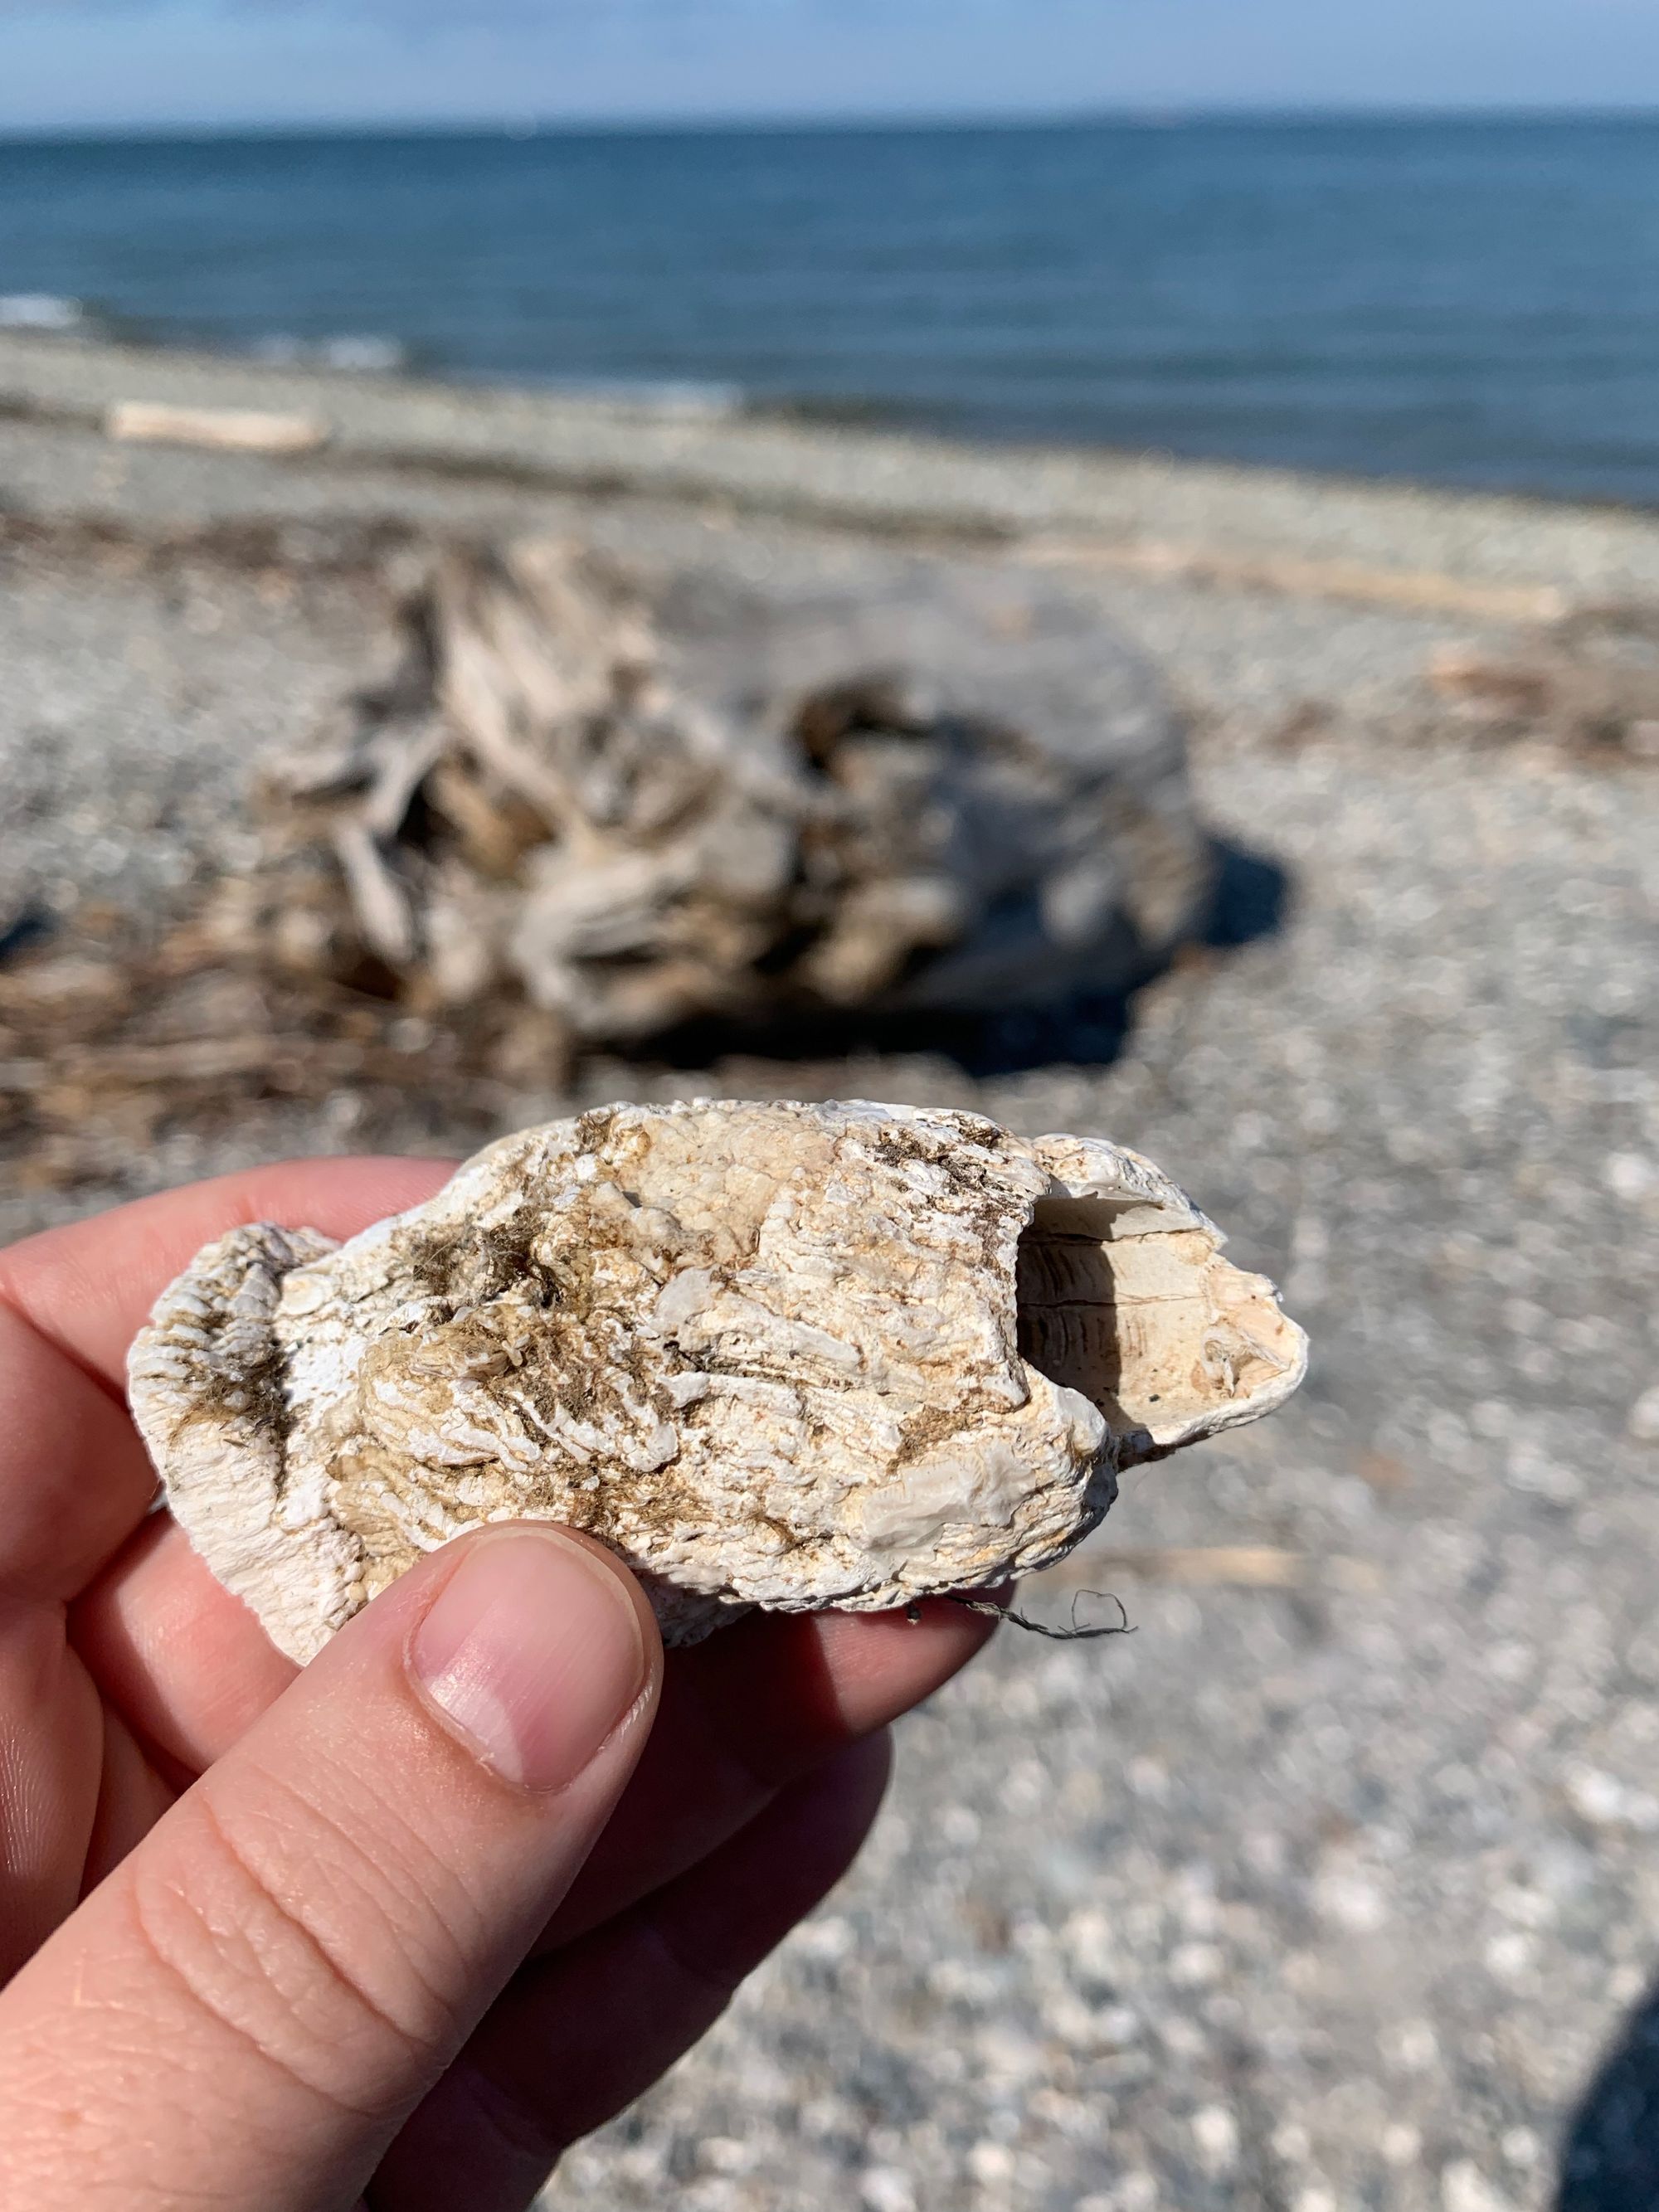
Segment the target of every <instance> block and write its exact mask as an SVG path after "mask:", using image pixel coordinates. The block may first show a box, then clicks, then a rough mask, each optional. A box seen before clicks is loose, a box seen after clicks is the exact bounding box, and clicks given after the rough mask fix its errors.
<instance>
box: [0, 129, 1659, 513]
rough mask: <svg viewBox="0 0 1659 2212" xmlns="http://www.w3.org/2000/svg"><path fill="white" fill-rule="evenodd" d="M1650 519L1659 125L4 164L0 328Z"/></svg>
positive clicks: (1072, 132)
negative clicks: (1402, 484) (1188, 461)
mask: <svg viewBox="0 0 1659 2212" xmlns="http://www.w3.org/2000/svg"><path fill="white" fill-rule="evenodd" d="M5 323H9V324H11V325H14V326H37V327H52V326H53V325H57V326H58V327H60V328H62V327H66V326H67V327H72V328H78V329H80V330H82V331H85V332H86V333H88V335H89V336H95V335H96V333H97V332H98V331H104V330H107V331H121V332H123V333H125V334H129V335H131V334H138V335H143V336H148V337H152V338H154V339H156V340H158V341H162V340H172V341H178V340H187V341H190V342H192V343H206V344H209V345H212V346H216V347H222V348H227V349H235V350H239V351H247V352H263V353H265V354H267V355H270V356H275V357H304V356H314V357H316V358H319V359H324V360H328V361H331V362H335V363H336V364H337V365H340V366H343V367H348V368H350V367H357V368H370V369H372V368H386V367H388V366H394V365H397V364H398V363H403V362H406V363H407V364H409V365H410V366H411V367H413V368H416V369H425V370H429V371H432V372H434V373H441V374H451V375H454V374H460V375H467V376H484V377H495V378H501V379H504V380H535V381H548V382H555V383H559V384H564V385H570V386H584V387H587V386H592V387H600V388H612V387H616V386H623V387H627V388H648V389H653V390H656V391H659V392H670V391H677V392H679V393H680V395H681V396H682V397H687V396H689V397H690V398H692V399H693V400H694V401H701V402H702V404H708V405H711V406H721V405H734V406H735V405H755V406H761V407H772V408H776V407H786V408H792V409H799V410H805V411H812V412H821V413H827V414H829V415H844V416H853V417H867V418H873V419H884V420H890V421H898V422H906V423H908V424H911V425H915V426H921V427H924V428H933V429H937V430H941V431H945V432H948V433H951V434H953V435H973V436H980V437H994V438H1007V439H1022V440H1036V441H1045V442H1052V441H1067V442H1084V443H1090V444H1096V445H1103V446H1112V447H1130V448H1135V449H1143V450H1144V449H1154V450H1160V451H1164V452H1170V453H1182V454H1201V455H1211V456H1220V457H1225V458H1230V459H1238V460H1243V461H1256V462H1275V463H1286V464H1291V465H1297V466H1303V467H1310V468H1316V469H1328V470H1340V471H1350V472H1359V473H1364V474H1386V475H1391V476H1407V477H1423V478H1431V479H1437V480H1440V481H1443V482H1449V483H1465V484H1484V485H1495V486H1504V487H1510V488H1515V489H1530V490H1539V491H1547V492H1559V493H1564V494H1575V495H1593V496H1596V497H1607V498H1613V499H1621V500H1629V501H1643V502H1656V501H1659V118H1655V119H1653V120H1644V119H1627V120H1605V121H1598V120H1594V119H1585V120H1574V121H1566V120H1554V121H1550V120H1538V121H1533V120H1521V119H1516V120H1503V119H1498V120H1474V119H1471V120H1432V121H1407V120H1401V121H1352V120H1349V121H1327V122H1317V121H1295V122H1267V121H1262V122H1255V123H1250V122H1223V121H1215V120H1197V121H1192V122H1179V121H1176V122H1171V123H1170V124H1168V125H1151V124H1136V123H1121V122H1118V123H1099V124H1085V123H1079V124H1075V125H1056V126H1053V127H1044V128H1032V127H1019V128H1008V129H990V128H986V129H978V128H975V129H945V128H933V129H920V128H917V129H890V128H880V129H878V128H870V129H856V130H855V129H844V130H813V131H804V130H802V131H782V130H779V131H757V130H746V131H735V130H734V131H695V132H693V131H685V132H678V133H675V132H664V131H649V132H647V131H634V132H622V131H617V132H609V133H553V132H548V133H544V134H542V135H538V136H535V137H509V136H487V135H479V134H473V135H466V136H450V135H441V134H419V135H407V136H372V137H371V136H362V137H350V136H318V137H249V138H225V139H211V140H202V139H198V140H194V141H186V140H165V139H155V138H152V139H146V140H131V141H125V142H119V143H117V142H108V143H105V142H93V141H78V142H74V143H46V142H43V141H33V142H13V143H6V144H0V324H5Z"/></svg>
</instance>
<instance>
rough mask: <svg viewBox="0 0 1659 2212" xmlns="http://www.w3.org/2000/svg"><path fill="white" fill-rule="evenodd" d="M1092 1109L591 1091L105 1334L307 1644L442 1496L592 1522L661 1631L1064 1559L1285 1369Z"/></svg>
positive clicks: (677, 1635)
mask: <svg viewBox="0 0 1659 2212" xmlns="http://www.w3.org/2000/svg"><path fill="white" fill-rule="evenodd" d="M1220 1242H1221V1239H1220V1237H1219V1235H1218V1231H1216V1230H1215V1229H1214V1228H1213V1227H1212V1225H1211V1224H1210V1223H1209V1222H1207V1221H1206V1219H1205V1218H1204V1216H1203V1215H1202V1214H1201V1213H1200V1212H1198V1211H1197V1210H1196V1208H1195V1207H1194V1206H1193V1205H1192V1204H1191V1203H1190V1201H1189V1200H1188V1199H1187V1198H1185V1197H1184V1196H1183V1195H1182V1193H1181V1192H1180V1191H1179V1190H1177V1189H1176V1187H1175V1185H1174V1184H1173V1183H1171V1182H1170V1181H1169V1180H1168V1179H1167V1178H1166V1177H1165V1176H1163V1175H1162V1174H1160V1173H1159V1171H1158V1170H1157V1169H1156V1168H1154V1167H1153V1166H1152V1165H1151V1164H1150V1163H1149V1162H1147V1161H1146V1160H1144V1159H1142V1158H1139V1155H1138V1154H1136V1153H1134V1152H1125V1151H1123V1150H1121V1148H1120V1147H1118V1146H1115V1145H1109V1144H1104V1143H1100V1142H1097V1141H1094V1140H1092V1139H1085V1138H1079V1137H1042V1138H1038V1139H1036V1140H1035V1141H1028V1140H1026V1139H1022V1138H1018V1137H1015V1136H1011V1135H1010V1134H1009V1133H1007V1132H1006V1130H1003V1129H1000V1128H998V1127H996V1126H995V1125H994V1123H992V1122H990V1121H983V1120H981V1119H980V1118H979V1117H978V1116H977V1115H971V1114H963V1113H954V1112H947V1111H933V1110H915V1109H908V1108H904V1107H896V1106H875V1105H867V1104H864V1103H852V1104H842V1105H817V1106H802V1105H792V1104H776V1103H768V1104H762V1105H744V1104H738V1103H708V1102H703V1103H692V1104H689V1105H688V1104H681V1105H671V1106H662V1107H653V1106H617V1107H611V1108H606V1109H602V1110H599V1111H596V1112H593V1113H589V1114H585V1115H582V1116H581V1117H580V1119H579V1120H575V1121H555V1122H551V1123H549V1124H548V1125H547V1126H546V1127H541V1128H535V1129H529V1130H526V1131H524V1132H523V1133H521V1134H520V1135H518V1136H513V1137H507V1138H504V1139H501V1142H499V1143H497V1144H494V1145H491V1146H489V1148H488V1149H487V1150H486V1151H484V1152H480V1153H479V1154H478V1155H477V1158H474V1159H473V1160H471V1161H470V1162H469V1163H468V1164H466V1165H465V1167H463V1168H462V1169H461V1170H459V1173H458V1174H457V1175H456V1176H455V1177H454V1178H453V1181H452V1182H450V1183H449V1184H448V1185H447V1187H446V1188H444V1189H443V1190H442V1191H441V1192H440V1193H439V1194H438V1195H437V1196H436V1197H435V1198H434V1199H433V1200H430V1201H429V1202H428V1204H427V1205H425V1206H418V1207H416V1209H415V1210H414V1211H413V1212H410V1213H405V1214H403V1215H400V1216H398V1218H395V1219H393V1220H389V1221H384V1222H381V1223H380V1224H379V1225H377V1226H376V1227H374V1228H373V1229H370V1230H368V1231H365V1233H364V1234H363V1235H362V1236H360V1237H354V1238H353V1239H352V1241H351V1242H350V1243H348V1244H344V1245H335V1244H333V1243H331V1241H330V1240H329V1239H327V1238H325V1237H319V1236H318V1235H316V1234H315V1233H314V1232H313V1231H309V1230H304V1229H301V1230H289V1229H282V1228H277V1227H276V1226H274V1225H270V1224H269V1223H262V1224H256V1225H253V1226H251V1227H248V1228H243V1229H237V1230H234V1231H232V1232H231V1233H230V1234H229V1235H228V1237H222V1238H221V1239H220V1240H219V1242H218V1243H216V1244H213V1245H210V1246H209V1248H208V1249H206V1250H205V1251H204V1252H203V1253H202V1254H201V1255H199V1256H198V1257H197V1260H196V1261H195V1262H194V1264H193V1265H192V1266H191V1267H190V1268H189V1270H188V1271H187V1272H186V1273H185V1274H184V1275H182V1276H181V1277H180V1278H179V1280H178V1281H177V1282H176V1283H174V1284H173V1286H172V1287H171V1288H170V1289H169V1290H168V1291H166V1292H165V1293H164V1294H163V1296H162V1297H161V1301H160V1303H159V1304H157V1306H156V1308H155V1313H154V1315H153V1316H152V1318H151V1321H150V1323H149V1327H148V1328H146V1329H144V1330H143V1333H142V1334H140V1336H139V1337H138V1339H137V1342H136V1343H135V1345H134V1346H133V1350H132V1356H131V1399H132V1407H133V1412H134V1414H135V1416H136V1418H137V1422H138V1425H139V1427H140V1428H141V1430H142V1431H143V1435H144V1437H145V1440H146V1442H147V1443H149V1449H150V1451H151V1453H152V1455H154V1457H155V1462H156V1465H157V1466H158V1468H160V1470H161V1474H162V1475H163V1477H164V1478H165V1480H166V1484H167V1492H168V1498H169V1502H170V1504H171V1506H172V1509H173V1514H174V1515H175V1516H176V1517H177V1519H178V1520H179V1522H180V1524H181V1525H182V1526H183V1528H185V1532H186V1534H188V1535H189V1536H190V1538H191V1541H192V1542H193V1543H194V1544H195V1545H196V1546H197V1549H198V1550H199V1551H200V1552H201V1553H202V1554H203V1556H204V1559H206V1560H207V1562H208V1564H209V1565H210V1567H211V1568H212V1569H213V1570H214V1571H215V1572H216V1574H217V1575H218V1576H219V1577H220V1578H221V1579H222V1581H223V1582H225V1583H227V1584H228V1586H229V1587H230V1588H231V1589H234V1590H235V1591H237V1592H238V1593H239V1594H240V1595H241V1596H242V1597H244V1598H245V1599H246V1601H247V1602H248V1603H249V1604H250V1605H251V1606H252V1607H253V1610H254V1611H255V1612H256V1613H258V1616H259V1619H260V1620H262V1621H263V1622H264V1626H265V1627H266V1629H267V1630H268V1631H269V1632H270V1635H271V1637H272V1638H274V1639H275V1641H276V1643H277V1644H280V1645H281V1647H282V1648H283V1650H285V1651H287V1652H289V1653H290V1654H291V1655H292V1656H294V1657H295V1658H296V1659H302V1660H303V1659H306V1658H308V1657H310V1656H311V1655H312V1654H313V1652H315V1651H316V1650H319V1647H320V1646H321V1645H322V1644H323V1643H324V1642H325V1641H326V1639H327V1638H328V1637H329V1636H330V1635H331V1633H332V1632H334V1630H336V1629H337V1628H338V1627H339V1626H341V1624H342V1623H343V1621H345V1620H347V1619H349V1616H350V1615H351V1614H352V1613H354V1612H356V1610H357V1608H358V1607H360V1606H362V1604H364V1603H365V1602H366V1601H368V1599H369V1598H370V1597H372V1596H373V1595H374V1594H375V1593H376V1592H377V1591H379V1590H380V1589H383V1588H384V1587H385V1586H386V1584H387V1583H390V1582H392V1581H393V1580H394V1579H395V1578H396V1577H398V1575H400V1574H402V1573H403V1572H404V1570H405V1569H406V1568H407V1567H409V1566H410V1565H413V1563H414V1562H415V1561H416V1559H418V1558H419V1557H420V1556H421V1554H422V1553H425V1552H428V1551H430V1550H432V1549H433V1548H434V1547H436V1546H437V1545H440V1544H441V1543H443V1542H445V1541H447V1539H448V1538H449V1537H451V1536H453V1535H455V1534H458V1533H459V1531H460V1530H462V1529H465V1528H472V1527H475V1526H477V1524H478V1523H479V1522H486V1521H490V1520H504V1519H509V1518H517V1517H520V1516H528V1517H534V1518H547V1519H552V1520H557V1521H562V1522H568V1523H570V1524H572V1525H574V1526H575V1527H577V1528H584V1529H586V1530H588V1531H590V1532H591V1533H592V1534H594V1535H595V1536H597V1537H599V1538H600V1539H602V1540H603V1541H605V1543H607V1544H609V1545H610V1546H611V1547H612V1548H613V1549H614V1550H616V1551H617V1552H618V1553H620V1554H621V1555H622V1557H623V1559H627V1560H628V1561H629V1564H630V1565H632V1566H634V1567H635V1569H636V1570H638V1571H640V1572H641V1575H642V1576H643V1577H644V1578H645V1580H646V1583H647V1589H649V1590H650V1592H651V1594H652V1598H653V1603H654V1604H655V1605H656V1607H657V1611H658V1616H659V1620H660V1621H661V1623H662V1626H663V1631H664V1634H665V1638H667V1640H668V1641H670V1642H671V1643H689V1642H692V1641H695V1640H696V1638H698V1637H700V1636H702V1635H704V1634H706V1633H708V1631H709V1630H710V1629H711V1628H713V1627H715V1626H719V1625H720V1623H721V1622H722V1621H724V1620H729V1619H731V1618H732V1617H733V1615H734V1613H735V1612H736V1611H738V1610H741V1609H743V1608H744V1607H747V1606H751V1605H759V1606H765V1607H775V1608H780V1609H782V1610H787V1611H801V1610H805V1609H809V1608H816V1607H848V1608H851V1609H854V1610H858V1611H864V1610H872V1609H875V1608H878V1607H892V1606H897V1605H902V1604H904V1603H906V1602H908V1601H909V1600H910V1599H912V1598H915V1597H919V1596H922V1595H927V1594H929V1593H932V1592H937V1591H941V1590H950V1589H966V1588H973V1587H977V1586H982V1585H984V1584H986V1583H991V1582H994V1581H997V1580H1000V1579H1001V1578H1002V1577H1006V1576H1010V1575H1019V1574H1024V1573H1026V1572H1029V1571H1032V1570H1035V1569H1036V1568H1040V1567H1043V1566H1047V1565H1051V1564H1052V1563H1053V1562H1054V1560H1056V1559H1060V1557H1062V1556H1063V1555H1064V1553H1066V1552H1067V1551H1068V1550H1069V1549H1070V1548H1071V1547H1072V1546H1073V1545H1074V1544H1075V1543H1077V1542H1078V1541H1079V1539H1080V1538H1081V1537H1083V1536H1084V1535H1085V1534H1087V1533H1088V1531H1089V1530H1090V1529H1091V1528H1093V1527H1094V1525H1095V1524H1096V1522H1097V1521H1098V1520H1099V1519H1100V1517H1101V1516H1102V1515H1103V1513H1104V1512H1105V1510H1106V1509H1107V1507H1108V1505H1109V1504H1110V1503H1111V1500H1112V1498H1113V1497H1114V1495H1115V1489H1116V1473H1117V1470H1118V1469H1119V1468H1121V1467H1123V1466H1124V1465H1127V1464H1129V1463H1132V1462H1134V1461H1137V1460H1141V1459H1147V1458H1152V1457H1157V1456H1159V1455H1162V1454H1163V1453H1164V1452H1167V1451H1170V1450H1172V1449H1175V1448H1176V1446H1177V1445H1180V1444H1182V1443H1188V1442H1189V1441H1191V1440H1192V1439H1193V1438H1194V1437H1200V1436H1205V1435H1208V1434H1210V1433H1211V1432H1212V1431H1215V1430H1218V1429H1222V1428H1226V1427H1229V1426H1231V1425H1234V1424H1235V1423H1237V1422H1240V1421H1246V1420H1251V1419H1255V1418H1256V1416H1257V1415H1259V1414H1261V1413H1267V1412H1268V1411H1270V1410H1271V1409H1272V1408H1273V1407H1274V1406H1277V1405H1279V1403H1280V1402H1281V1401H1283V1400H1284V1399H1285V1398H1286V1397H1288V1396H1289V1395H1290V1393H1291V1391H1292V1390H1293V1389H1295V1388H1296V1385H1297V1383H1298V1382H1299V1381H1300V1380H1301V1377H1302V1374H1303V1370H1304V1364H1305V1342H1304V1338H1303V1335H1302V1332H1301V1331H1300V1330H1299V1329H1298V1328H1297V1327H1296V1326H1295V1324H1294V1323H1293V1322H1289V1321H1287V1320H1286V1319H1285V1316H1283V1315H1282V1314H1281V1313H1280V1312H1279V1308H1278V1305H1277V1303H1276V1301H1275V1298H1274V1296H1273V1286H1272V1285H1271V1284H1269V1283H1267V1282H1266V1281H1264V1280H1263V1279H1262V1278H1261V1277H1260V1276H1257V1275H1248V1274H1244V1273H1241V1272H1240V1270H1239V1269H1237V1268H1236V1267H1232V1266H1231V1265H1230V1264H1229V1262H1228V1261H1225V1260H1224V1259H1222V1258H1221V1257H1220V1255H1219V1250H1218V1247H1219V1244H1220Z"/></svg>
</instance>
